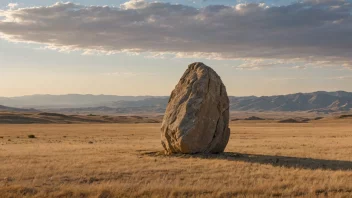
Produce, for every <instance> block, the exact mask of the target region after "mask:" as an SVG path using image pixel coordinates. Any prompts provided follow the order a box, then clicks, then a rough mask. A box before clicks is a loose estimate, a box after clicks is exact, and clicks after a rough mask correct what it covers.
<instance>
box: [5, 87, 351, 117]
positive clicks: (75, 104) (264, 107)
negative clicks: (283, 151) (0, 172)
mask: <svg viewBox="0 0 352 198" xmlns="http://www.w3.org/2000/svg"><path fill="white" fill-rule="evenodd" d="M229 99H230V110H231V111H310V112H319V113H332V112H346V111H350V110H352V93H351V92H344V91H337V92H325V91H318V92H313V93H295V94H288V95H277V96H261V97H256V96H247V97H235V96H230V97H229ZM168 100H169V97H165V96H163V97H162V96H160V97H159V96H109V95H98V96H95V95H78V94H71V95H63V96H54V95H34V96H23V97H15V98H0V105H1V104H2V105H6V106H15V107H26V108H28V107H35V108H38V109H39V110H44V111H50V112H61V113H84V114H85V113H107V114H115V113H121V114H124V113H129V114H134V113H164V111H165V108H166V106H167V103H168ZM11 104H13V105H11Z"/></svg>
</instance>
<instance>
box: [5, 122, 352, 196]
mask: <svg viewBox="0 0 352 198" xmlns="http://www.w3.org/2000/svg"><path fill="white" fill-rule="evenodd" d="M92 117H95V116H92ZM230 127H231V131H232V135H231V138H230V142H229V144H228V147H227V149H226V152H225V153H222V154H211V155H201V154H196V155H182V154H178V155H164V154H163V152H162V148H161V144H160V124H69V125H65V124H31V125H4V124H3V125H0V136H2V137H3V138H0V162H1V163H0V197H95V198H96V197H99V198H105V197H325V196H328V197H350V196H351V194H352V182H351V178H352V170H351V168H352V145H351V142H352V133H351V128H352V120H350V119H322V120H312V121H311V122H309V123H304V124H301V123H292V124H291V123H284V124H281V123H277V122H271V121H242V120H240V121H236V122H232V123H231V124H230ZM29 134H33V135H35V137H36V138H34V139H31V138H28V137H27V136H28V135H29ZM8 139H11V141H8ZM90 142H92V143H90Z"/></svg>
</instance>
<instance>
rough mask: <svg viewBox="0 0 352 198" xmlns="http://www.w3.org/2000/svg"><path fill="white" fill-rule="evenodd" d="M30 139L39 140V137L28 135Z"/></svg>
mask: <svg viewBox="0 0 352 198" xmlns="http://www.w3.org/2000/svg"><path fill="white" fill-rule="evenodd" d="M28 138H30V139H33V138H37V137H35V135H28Z"/></svg>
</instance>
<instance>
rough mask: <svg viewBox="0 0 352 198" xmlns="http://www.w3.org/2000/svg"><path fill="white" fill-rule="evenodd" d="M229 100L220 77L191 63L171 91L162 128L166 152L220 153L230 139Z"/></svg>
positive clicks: (203, 67) (208, 69)
mask: <svg viewBox="0 0 352 198" xmlns="http://www.w3.org/2000/svg"><path fill="white" fill-rule="evenodd" d="M228 125H229V98H228V96H227V92H226V88H225V86H224V84H223V83H222V80H221V79H220V77H219V76H218V75H217V74H216V72H215V71H214V70H213V69H211V68H210V67H208V66H206V65H204V64H203V63H193V64H191V65H189V66H188V69H187V70H186V72H185V73H184V75H183V76H182V78H181V79H180V81H179V83H178V84H177V85H176V87H175V89H174V90H173V91H172V93H171V96H170V100H169V103H168V106H167V108H166V112H165V115H164V119H163V123H162V127H161V130H162V132H161V142H162V145H163V147H164V149H165V151H166V152H167V153H219V152H223V151H224V149H225V147H226V145H227V143H228V140H229V137H230V129H229V127H228Z"/></svg>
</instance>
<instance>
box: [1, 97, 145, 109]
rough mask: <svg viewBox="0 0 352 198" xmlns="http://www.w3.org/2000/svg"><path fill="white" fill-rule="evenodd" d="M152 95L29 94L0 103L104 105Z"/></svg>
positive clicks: (47, 105)
mask: <svg viewBox="0 0 352 198" xmlns="http://www.w3.org/2000/svg"><path fill="white" fill-rule="evenodd" d="M146 98H152V96H114V95H91V94H87V95H81V94H67V95H29V96H19V97H9V98H6V97H0V105H5V106H13V107H19V108H68V107H70V108H71V107H72V108H78V107H94V106H103V105H107V104H110V103H113V102H117V101H137V100H143V99H146Z"/></svg>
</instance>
